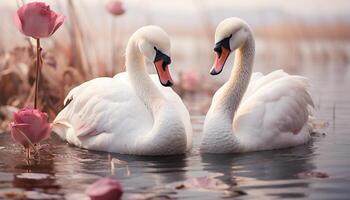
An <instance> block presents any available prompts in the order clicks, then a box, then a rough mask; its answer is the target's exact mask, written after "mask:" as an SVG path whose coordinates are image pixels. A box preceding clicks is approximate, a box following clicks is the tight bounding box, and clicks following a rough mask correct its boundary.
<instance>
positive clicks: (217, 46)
mask: <svg viewBox="0 0 350 200" xmlns="http://www.w3.org/2000/svg"><path fill="white" fill-rule="evenodd" d="M231 38H232V34H231V35H230V36H229V37H227V38H224V39H223V40H221V41H220V42H217V43H216V44H215V47H214V51H215V52H216V53H218V55H219V58H220V57H221V54H222V47H223V48H225V49H228V50H229V51H231V48H230V39H231Z"/></svg>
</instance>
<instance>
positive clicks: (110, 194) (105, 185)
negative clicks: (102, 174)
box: [85, 178, 123, 200]
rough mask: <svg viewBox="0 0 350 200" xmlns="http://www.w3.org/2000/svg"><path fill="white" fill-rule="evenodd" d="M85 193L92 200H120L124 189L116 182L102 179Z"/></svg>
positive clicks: (110, 179)
mask: <svg viewBox="0 0 350 200" xmlns="http://www.w3.org/2000/svg"><path fill="white" fill-rule="evenodd" d="M85 193H86V194H87V195H88V196H89V197H90V198H91V200H118V199H120V197H121V196H122V194H123V189H122V186H121V185H120V183H119V182H117V181H116V180H114V179H112V178H102V179H100V180H98V181H96V182H95V183H93V184H92V185H90V186H89V187H88V188H87V189H86V191H85Z"/></svg>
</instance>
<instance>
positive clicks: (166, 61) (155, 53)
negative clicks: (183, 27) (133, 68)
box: [134, 26, 173, 86]
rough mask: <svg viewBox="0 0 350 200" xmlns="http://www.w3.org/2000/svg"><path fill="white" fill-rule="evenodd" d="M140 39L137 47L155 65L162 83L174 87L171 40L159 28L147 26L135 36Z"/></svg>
mask: <svg viewBox="0 0 350 200" xmlns="http://www.w3.org/2000/svg"><path fill="white" fill-rule="evenodd" d="M134 35H135V36H136V37H138V40H137V45H138V48H139V50H140V52H141V53H142V54H143V55H144V56H145V57H146V59H147V60H149V61H151V62H153V63H154V66H155V68H156V71H157V74H158V77H159V80H160V83H161V84H162V85H163V86H172V85H173V80H172V78H171V75H170V72H169V65H170V63H171V58H170V39H169V36H168V34H167V33H166V32H165V31H164V30H163V29H161V28H160V27H158V26H145V27H142V28H140V29H139V30H137V31H136V32H135V34H134Z"/></svg>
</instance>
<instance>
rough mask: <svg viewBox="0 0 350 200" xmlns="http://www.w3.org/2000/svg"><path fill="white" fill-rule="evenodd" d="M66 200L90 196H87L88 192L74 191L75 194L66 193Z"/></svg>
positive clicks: (80, 199) (82, 199)
mask: <svg viewBox="0 0 350 200" xmlns="http://www.w3.org/2000/svg"><path fill="white" fill-rule="evenodd" d="M64 199H66V200H77V199H79V200H90V197H89V196H87V195H86V194H78V193H73V194H66V195H65V198H64Z"/></svg>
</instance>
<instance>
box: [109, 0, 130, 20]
mask: <svg viewBox="0 0 350 200" xmlns="http://www.w3.org/2000/svg"><path fill="white" fill-rule="evenodd" d="M106 9H107V11H108V12H110V13H111V14H112V15H115V16H118V15H122V14H124V13H125V10H124V8H123V3H122V2H121V1H118V0H114V1H110V2H109V3H108V4H107V5H106Z"/></svg>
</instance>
